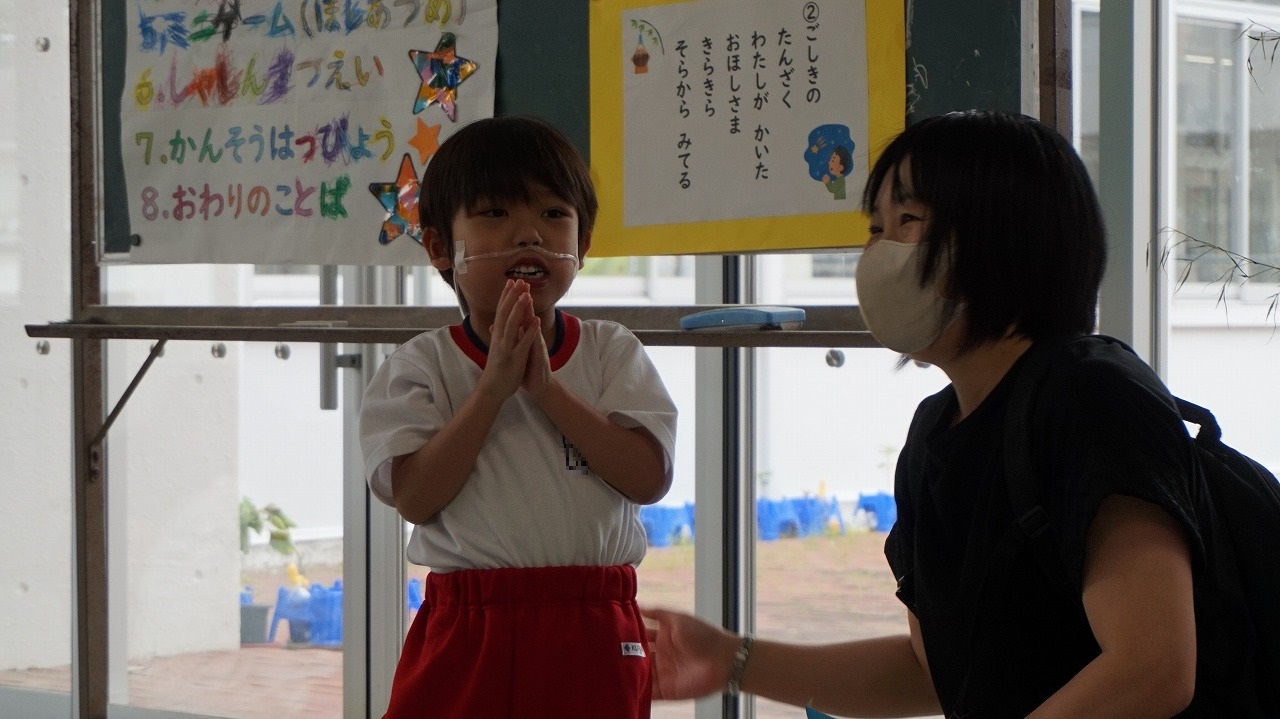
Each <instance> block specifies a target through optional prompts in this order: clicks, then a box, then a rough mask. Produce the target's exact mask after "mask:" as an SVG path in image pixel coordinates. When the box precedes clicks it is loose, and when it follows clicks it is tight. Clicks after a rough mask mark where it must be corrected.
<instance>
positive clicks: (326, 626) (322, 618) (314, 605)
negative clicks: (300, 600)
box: [311, 579, 342, 648]
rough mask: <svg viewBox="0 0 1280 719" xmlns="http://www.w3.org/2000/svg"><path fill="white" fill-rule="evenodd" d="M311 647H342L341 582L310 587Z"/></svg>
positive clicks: (335, 581) (339, 580)
mask: <svg viewBox="0 0 1280 719" xmlns="http://www.w3.org/2000/svg"><path fill="white" fill-rule="evenodd" d="M311 646H313V647H331V648H332V647H340V646H342V580H341V579H335V580H333V586H332V587H323V586H312V587H311Z"/></svg>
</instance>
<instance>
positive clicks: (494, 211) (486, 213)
mask: <svg viewBox="0 0 1280 719" xmlns="http://www.w3.org/2000/svg"><path fill="white" fill-rule="evenodd" d="M476 214H477V215H479V216H480V217H506V216H507V211H506V210H504V209H502V208H501V207H490V208H488V209H484V210H480V211H479V212H477V213H476Z"/></svg>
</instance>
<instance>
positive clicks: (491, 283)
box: [360, 117, 676, 719]
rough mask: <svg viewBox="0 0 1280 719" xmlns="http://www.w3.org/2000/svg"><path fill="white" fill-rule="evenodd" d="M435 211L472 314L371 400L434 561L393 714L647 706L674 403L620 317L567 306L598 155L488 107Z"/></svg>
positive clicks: (460, 146)
mask: <svg viewBox="0 0 1280 719" xmlns="http://www.w3.org/2000/svg"><path fill="white" fill-rule="evenodd" d="M419 207H420V211H421V213H422V226H423V228H424V234H423V244H424V245H425V247H426V249H427V252H428V254H429V256H430V258H431V264H432V266H433V267H435V268H436V269H437V270H439V271H440V273H441V275H442V276H443V277H444V279H445V281H446V282H448V283H449V285H450V286H452V287H453V289H454V291H455V292H456V293H457V295H458V302H459V304H460V305H461V307H462V309H463V314H464V315H465V317H464V319H463V321H462V323H461V324H458V325H454V326H451V327H444V328H440V329H436V330H432V331H428V332H424V333H423V334H421V335H418V336H417V337H415V338H414V339H412V340H410V341H409V342H407V343H406V344H405V345H403V346H402V347H400V348H399V349H397V350H396V352H395V353H394V354H392V355H391V356H390V357H389V358H388V359H387V361H386V362H384V363H383V364H382V366H381V367H379V369H378V371H377V373H375V375H374V378H373V380H372V381H371V382H370V384H369V387H368V389H367V390H366V392H365V395H364V404H363V408H362V412H361V420H360V436H361V448H362V450H363V452H364V458H365V474H366V476H367V477H368V481H369V487H370V489H371V490H372V491H373V493H374V495H375V496H377V497H378V498H379V499H380V500H381V501H383V502H385V503H387V504H390V505H392V506H394V507H395V508H396V510H397V511H398V512H399V513H400V515H401V516H403V517H404V518H405V519H406V520H407V521H409V522H411V523H412V524H413V525H414V528H413V535H412V538H411V539H410V541H409V546H408V557H409V561H411V562H414V563H415V564H420V565H425V566H428V567H430V568H431V573H430V574H428V575H427V578H426V586H425V588H424V592H423V594H424V602H423V604H422V608H421V610H420V611H419V613H418V616H417V618H416V619H415V620H414V622H413V625H412V627H411V628H410V630H409V635H408V637H407V638H406V639H405V644H404V650H403V652H402V654H401V658H400V664H399V666H398V668H397V669H396V674H395V679H394V681H393V684H392V689H391V702H390V706H389V708H388V710H387V714H386V717H387V719H399V718H400V717H415V718H416V717H424V716H431V717H490V716H519V717H569V716H583V717H585V716H602V717H604V716H607V717H648V716H649V702H650V693H651V680H650V658H649V652H648V648H647V647H648V644H647V641H648V640H647V637H646V632H645V628H644V624H643V621H642V619H641V617H640V611H639V609H638V607H637V606H636V603H635V593H636V579H635V566H636V565H637V564H639V563H640V560H641V559H642V558H643V557H644V553H645V548H646V544H647V543H646V539H645V533H644V528H643V526H642V525H641V523H640V519H639V505H641V504H648V503H652V502H656V501H657V500H659V499H661V498H662V496H663V495H665V494H666V492H667V490H668V489H669V488H670V484H671V465H672V457H673V456H674V446H675V432H676V408H675V405H674V404H673V403H672V401H671V398H670V397H669V396H668V394H667V391H666V389H665V388H664V387H663V384H662V380H661V378H660V377H659V376H658V373H657V371H656V370H655V369H654V366H653V364H652V363H651V361H650V360H649V358H648V356H647V355H646V354H645V351H644V348H643V347H642V346H641V344H640V342H639V340H637V339H636V337H635V336H634V335H633V334H631V333H630V332H629V331H628V330H627V329H626V328H624V327H622V326H621V325H619V324H617V323H614V322H606V321H600V320H579V319H578V318H576V317H573V316H571V315H568V314H565V313H564V312H561V311H560V310H558V309H556V303H557V302H558V301H559V300H560V298H561V297H563V296H564V294H565V292H567V291H568V289H569V286H570V285H571V284H572V282H573V279H574V275H575V274H576V272H577V270H578V269H579V268H581V267H582V261H583V258H584V257H585V256H586V254H587V251H588V249H589V248H590V247H591V230H592V226H593V223H594V221H595V216H596V208H597V203H596V195H595V189H594V187H593V185H592V183H591V178H590V175H589V174H588V171H587V167H586V165H585V164H584V163H583V161H582V159H581V157H580V156H579V155H578V153H577V152H576V151H575V150H574V148H573V146H572V145H571V144H570V143H569V142H568V140H567V139H566V138H565V137H564V136H563V135H562V134H561V133H560V132H558V131H557V130H556V129H554V128H553V127H551V126H550V125H548V124H546V123H545V122H542V121H540V120H536V119H532V118H523V117H499V118H492V119H487V120H480V121H477V122H474V123H472V124H470V125H467V126H466V127H463V128H462V129H460V130H459V131H458V132H457V133H455V134H454V135H453V136H451V137H450V138H449V139H448V140H447V141H446V142H445V143H444V144H443V145H441V147H440V149H439V151H438V152H437V153H436V155H435V157H434V158H433V159H432V161H431V163H430V164H429V165H427V168H426V171H425V173H424V176H423V179H422V196H421V202H420V203H419Z"/></svg>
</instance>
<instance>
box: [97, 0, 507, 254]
mask: <svg viewBox="0 0 1280 719" xmlns="http://www.w3.org/2000/svg"><path fill="white" fill-rule="evenodd" d="M122 41H123V42H125V43H126V44H127V47H126V49H125V58H126V69H125V89H124V96H123V98H122V110H121V115H122V117H121V125H122V137H121V150H122V154H123V159H124V168H125V183H126V185H127V193H128V198H129V222H130V226H131V229H132V232H133V233H134V235H135V236H136V238H137V239H136V240H135V242H134V246H133V247H132V248H131V250H130V252H129V261H131V262H138V263H187V262H194V263H232V262H234V263H268V264H377V265H398V264H426V262H427V257H426V253H425V252H424V251H423V249H422V247H421V245H420V244H419V243H420V240H421V228H420V227H418V225H417V222H418V219H417V217H418V215H417V183H418V180H419V179H420V178H421V176H422V170H423V168H424V167H425V165H426V163H427V161H428V160H430V158H431V156H432V155H433V154H434V153H435V151H436V149H437V148H438V147H439V144H440V143H441V142H442V141H444V140H445V139H446V138H447V137H448V136H449V135H450V134H452V133H453V132H454V131H455V130H456V129H457V128H458V127H460V126H462V125H464V124H465V123H467V122H469V121H471V120H475V119H478V118H482V117H488V116H491V115H492V114H493V105H494V77H495V75H494V72H495V70H496V62H495V59H496V56H497V47H498V18H497V4H496V0H293V1H292V2H283V1H272V0H217V1H214V0H185V1H179V0H145V1H143V2H132V3H129V9H128V21H127V32H126V36H125V37H124V38H123V39H122Z"/></svg>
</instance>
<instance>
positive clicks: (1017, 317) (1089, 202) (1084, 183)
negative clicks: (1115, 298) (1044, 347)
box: [862, 110, 1106, 348]
mask: <svg viewBox="0 0 1280 719" xmlns="http://www.w3.org/2000/svg"><path fill="white" fill-rule="evenodd" d="M904 159H906V160H909V163H910V173H911V175H910V185H911V189H912V191H913V194H914V196H915V198H916V199H918V200H920V201H921V202H923V203H924V204H925V205H926V206H928V208H929V223H928V230H927V232H926V234H925V237H924V240H923V241H924V242H925V243H927V245H928V249H927V251H926V255H925V261H924V264H923V267H922V271H921V278H920V280H921V282H922V283H923V282H927V281H931V280H932V279H933V278H934V277H935V276H936V275H937V274H938V273H939V271H940V270H941V271H943V272H944V275H945V277H944V282H945V285H946V288H947V289H948V290H949V291H948V294H949V295H951V296H954V297H955V298H956V301H957V302H959V301H963V302H964V303H965V316H966V318H967V320H968V332H967V335H966V337H965V339H964V347H965V348H972V347H974V346H977V345H979V344H982V343H985V342H988V341H992V340H996V339H1000V338H1002V337H1004V336H1005V335H1007V334H1008V332H1009V331H1010V329H1012V330H1013V332H1015V333H1016V334H1020V335H1022V336H1024V337H1027V338H1029V339H1032V340H1037V339H1043V338H1045V337H1051V336H1054V335H1063V334H1074V333H1088V332H1092V331H1093V330H1094V327H1095V324H1096V321H1097V301H1098V286H1099V284H1100V283H1101V282H1102V272H1103V268H1104V266H1105V264H1106V237H1105V230H1104V227H1103V221H1102V209H1101V207H1100V206H1099V204H1098V197H1097V193H1096V192H1095V191H1094V188H1093V183H1092V182H1091V181H1090V180H1089V175H1088V172H1087V171H1086V170H1085V167H1084V163H1082V162H1081V161H1080V156H1079V155H1078V154H1076V151H1075V149H1074V148H1072V147H1071V144H1070V143H1068V142H1067V140H1066V139H1065V138H1063V137H1062V135H1060V134H1059V133H1058V132H1057V131H1055V130H1054V129H1052V128H1050V127H1049V126H1047V125H1045V124H1043V123H1041V122H1039V121H1038V120H1035V119H1033V118H1030V117H1027V116H1024V115H1016V114H1011V113H1004V112H996V111H981V110H971V111H967V112H953V113H949V114H946V115H941V116H938V117H930V118H927V119H925V120H921V121H920V122H918V123H916V124H914V125H912V126H911V127H908V128H907V129H906V131H905V132H903V133H902V134H901V135H899V136H898V137H897V138H896V139H894V140H893V141H892V142H891V143H889V146H888V147H886V148H885V150H884V152H883V153H881V155H880V157H879V159H878V160H877V161H876V164H875V167H873V168H872V170H871V173H870V176H869V177H868V178H867V186H866V189H865V190H864V191H863V194H862V205H863V209H865V210H867V211H868V212H870V210H871V207H872V205H873V204H874V202H875V198H876V194H877V193H878V192H879V190H880V187H881V185H883V184H884V183H885V182H890V183H892V187H893V189H894V191H897V190H898V189H899V188H900V187H901V185H902V179H901V178H900V177H899V176H898V171H899V168H900V167H901V163H902V161H903V160H904Z"/></svg>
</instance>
